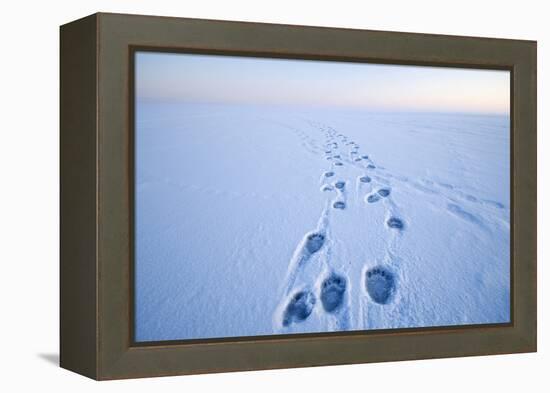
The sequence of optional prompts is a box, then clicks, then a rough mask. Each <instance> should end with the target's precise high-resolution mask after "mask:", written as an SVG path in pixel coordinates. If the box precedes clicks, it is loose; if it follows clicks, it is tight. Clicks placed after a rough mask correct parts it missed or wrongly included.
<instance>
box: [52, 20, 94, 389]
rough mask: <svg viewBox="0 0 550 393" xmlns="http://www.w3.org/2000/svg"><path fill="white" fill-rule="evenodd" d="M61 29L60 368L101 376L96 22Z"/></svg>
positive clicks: (89, 375)
mask: <svg viewBox="0 0 550 393" xmlns="http://www.w3.org/2000/svg"><path fill="white" fill-rule="evenodd" d="M96 19H97V18H96V16H95V15H92V16H89V17H87V18H84V19H81V20H79V21H76V22H73V23H70V24H67V25H64V26H61V28H60V57H61V58H60V72H61V75H60V154H61V156H60V365H61V367H63V368H66V369H68V370H71V371H75V372H77V373H79V374H83V375H85V376H88V377H90V378H96V377H97V323H96V322H97V312H96V310H97V300H96V298H97V296H96V295H97V285H96V278H97V263H96V262H97V252H96V250H97V247H96V242H97V236H96V233H97V232H96V229H97V226H96V222H97V220H96V217H97V214H96V212H97V203H96V200H97V198H96V195H97V185H96V178H97V170H96V162H97V160H96V151H97V142H96V140H97V138H96V136H97V133H96V129H97V116H96V113H97V111H96V110H97V105H96V101H97V100H96V97H97V78H96V75H97V73H96V70H97V55H96V53H97V50H96V48H97V34H96V32H97V28H96V26H97V22H96Z"/></svg>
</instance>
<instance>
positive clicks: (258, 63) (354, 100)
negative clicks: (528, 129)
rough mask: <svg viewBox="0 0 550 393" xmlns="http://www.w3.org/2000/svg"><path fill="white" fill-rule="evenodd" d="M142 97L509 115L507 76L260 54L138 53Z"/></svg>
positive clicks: (138, 92) (503, 73)
mask: <svg viewBox="0 0 550 393" xmlns="http://www.w3.org/2000/svg"><path fill="white" fill-rule="evenodd" d="M135 64H136V70H135V75H136V96H137V98H138V99H151V100H159V101H174V102H176V101H184V102H213V103H233V104H238V103H245V104H249V103H255V104H276V105H307V106H322V107H325V106H328V107H334V106H336V107H347V108H362V109H367V110H383V111H429V112H474V113H501V114H508V112H509V105H510V73H509V71H502V70H481V69H467V68H450V67H425V66H408V65H384V64H367V63H346V62H336V61H312V60H287V59H269V58H259V57H238V56H220V55H196V54H180V53H161V52H138V53H136V61H135Z"/></svg>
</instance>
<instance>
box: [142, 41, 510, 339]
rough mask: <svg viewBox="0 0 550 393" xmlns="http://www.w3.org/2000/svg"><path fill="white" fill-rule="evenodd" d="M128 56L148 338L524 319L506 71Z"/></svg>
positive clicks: (463, 324)
mask: <svg viewBox="0 0 550 393" xmlns="http://www.w3.org/2000/svg"><path fill="white" fill-rule="evenodd" d="M134 56H135V57H134V61H133V66H134V70H133V72H134V80H133V81H132V83H133V84H134V89H133V91H134V97H132V100H133V105H134V110H133V113H134V116H135V118H134V129H133V133H134V138H133V139H134V146H133V147H132V148H133V149H134V152H133V156H134V165H133V168H134V178H133V181H134V196H133V197H134V212H133V214H134V228H133V230H134V233H133V237H134V238H133V240H134V241H133V245H134V252H133V255H134V261H133V264H134V269H133V270H134V276H133V285H134V291H133V293H134V299H133V302H134V304H133V307H134V335H135V337H134V340H135V341H136V342H159V341H172V340H197V339H200V340H208V339H220V338H228V337H229V338H231V337H251V336H273V335H287V334H308V333H334V334H343V333H345V332H353V331H375V330H380V329H383V330H392V329H409V328H431V327H449V326H452V327H468V326H473V325H475V326H478V325H487V324H506V323H510V322H511V312H510V309H511V305H510V282H511V271H510V265H511V260H510V258H511V254H510V244H511V243H510V242H511V231H510V228H511V222H510V217H511V214H510V212H511V198H510V186H511V184H510V182H511V180H510V179H511V175H510V173H511V172H510V149H511V146H510V143H511V141H510V72H509V71H507V70H498V69H475V68H456V67H438V66H418V65H394V64H376V63H361V62H342V61H325V60H323V61H321V60H305V59H282V58H268V57H252V56H235V55H219V54H216V55H213V54H194V53H175V52H174V53H169V52H155V51H146V50H143V51H137V52H135V53H134Z"/></svg>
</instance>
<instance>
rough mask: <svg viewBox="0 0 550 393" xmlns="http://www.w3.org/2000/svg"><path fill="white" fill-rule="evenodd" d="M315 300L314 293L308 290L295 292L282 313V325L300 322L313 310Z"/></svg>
mask: <svg viewBox="0 0 550 393" xmlns="http://www.w3.org/2000/svg"><path fill="white" fill-rule="evenodd" d="M316 302H317V300H316V299H315V295H314V294H313V293H312V292H310V291H300V292H297V293H295V294H294V295H293V296H292V298H291V299H290V301H289V302H288V305H287V306H286V309H285V312H284V315H283V326H288V325H290V324H291V323H295V322H302V321H304V320H305V319H307V317H309V316H310V314H311V312H312V311H313V307H315V303H316Z"/></svg>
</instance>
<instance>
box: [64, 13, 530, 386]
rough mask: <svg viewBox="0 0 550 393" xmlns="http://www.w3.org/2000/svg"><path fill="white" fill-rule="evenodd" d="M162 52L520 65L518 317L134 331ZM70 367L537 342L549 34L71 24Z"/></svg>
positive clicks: (231, 363) (211, 364)
mask: <svg viewBox="0 0 550 393" xmlns="http://www.w3.org/2000/svg"><path fill="white" fill-rule="evenodd" d="M139 48H149V49H151V48H153V49H155V50H158V51H170V52H178V51H183V52H191V53H207V54H234V55H240V56H258V57H276V58H292V59H316V60H338V61H349V62H371V63H385V64H412V65H434V66H443V67H448V66H459V67H472V68H489V69H505V70H510V71H511V86H510V87H511V104H512V105H511V112H510V117H511V136H512V139H511V150H512V151H511V167H512V168H511V169H512V173H511V179H512V181H511V201H512V203H511V239H512V240H511V248H512V250H511V260H512V263H511V277H512V279H511V305H512V322H511V323H509V324H505V325H480V326H467V327H441V328H438V327H433V328H418V329H397V330H376V331H359V332H342V333H337V334H336V333H326V334H306V335H301V334H300V335H283V336H262V337H242V338H237V339H235V338H233V339H232V338H224V339H215V340H198V341H194V340H191V341H188V342H186V341H182V342H160V343H152V344H151V345H149V344H148V343H145V344H143V343H135V342H134V340H133V264H132V261H133V235H132V233H133V232H132V231H133V121H134V120H133V115H134V113H133V105H132V98H133V91H132V85H133V84H132V83H131V81H132V80H133V79H132V78H133V71H132V70H133V67H132V61H133V60H132V59H133V56H132V54H133V53H134V51H135V50H136V49H139ZM60 52H61V71H60V73H61V75H60V77H61V86H60V88H61V114H60V117H61V138H60V146H61V168H60V171H61V174H60V175H61V201H60V203H61V218H60V220H61V261H60V279H61V295H60V306H61V316H60V326H61V348H60V363H61V367H63V368H66V369H69V370H72V371H75V372H77V373H80V374H82V375H85V376H88V377H90V378H94V379H97V380H106V379H120V378H137V377H151V376H164V375H179V374H196V373H210V372H224V371H239V370H259V369H275V368H288V367H305V366H320V365H335V364H351V363H365V362H382V361H395V360H411V359H427V358H443V357H457V356H475V355H490V354H504V353H520V352H533V351H536V338H537V331H536V327H537V304H536V248H537V247H536V246H537V245H536V229H537V228H536V221H537V217H536V213H537V212H536V195H537V167H536V152H537V149H536V141H537V135H536V106H537V105H536V42H533V41H523V40H509V39H492V38H473V37H456V36H444V35H431V34H412V33H397V32H382V31H363V30H354V29H336V28H321V27H304V26H289V25H275V24H258V23H243V22H226V21H210V20H198V19H184V18H170V17H155V16H136V15H121V14H107V13H98V14H94V15H91V16H88V17H86V18H83V19H80V20H78V21H75V22H71V23H68V24H66V25H63V26H62V27H61V50H60Z"/></svg>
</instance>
